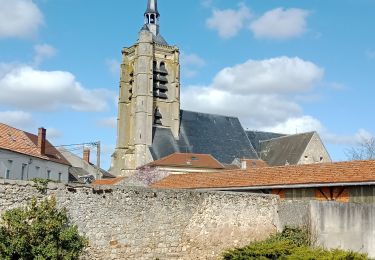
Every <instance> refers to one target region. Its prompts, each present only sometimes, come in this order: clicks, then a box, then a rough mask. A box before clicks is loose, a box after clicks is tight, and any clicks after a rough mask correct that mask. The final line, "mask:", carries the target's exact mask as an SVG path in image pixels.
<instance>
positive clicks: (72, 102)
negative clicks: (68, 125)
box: [0, 65, 110, 111]
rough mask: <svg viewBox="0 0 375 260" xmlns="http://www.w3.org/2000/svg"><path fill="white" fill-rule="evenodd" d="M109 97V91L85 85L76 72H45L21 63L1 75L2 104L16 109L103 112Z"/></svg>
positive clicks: (0, 96) (0, 99)
mask: <svg viewBox="0 0 375 260" xmlns="http://www.w3.org/2000/svg"><path fill="white" fill-rule="evenodd" d="M0 67H1V66H0ZM4 67H6V66H4ZM109 96H110V94H109V92H108V91H106V90H102V89H93V90H91V89H87V88H84V87H83V86H82V85H81V84H80V83H79V82H77V81H76V79H75V77H74V75H73V74H71V73H69V72H65V71H42V70H36V69H34V68H32V67H30V66H27V65H18V66H10V67H8V68H7V71H5V73H4V72H3V74H2V75H1V74H0V103H1V104H3V105H9V106H13V107H16V108H21V109H30V110H38V111H41V110H54V109H57V108H60V107H68V108H71V109H73V110H77V111H101V110H104V109H106V107H107V103H106V99H107V98H109Z"/></svg>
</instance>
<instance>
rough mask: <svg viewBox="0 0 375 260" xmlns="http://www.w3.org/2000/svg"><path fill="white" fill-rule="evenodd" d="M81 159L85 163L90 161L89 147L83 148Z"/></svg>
mask: <svg viewBox="0 0 375 260" xmlns="http://www.w3.org/2000/svg"><path fill="white" fill-rule="evenodd" d="M83 160H84V161H85V162H87V163H90V149H89V148H84V149H83Z"/></svg>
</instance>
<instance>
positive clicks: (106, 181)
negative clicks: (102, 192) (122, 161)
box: [92, 177, 125, 186]
mask: <svg viewBox="0 0 375 260" xmlns="http://www.w3.org/2000/svg"><path fill="white" fill-rule="evenodd" d="M123 179H125V177H117V178H112V179H102V180H96V181H94V182H93V183H92V185H94V186H95V185H116V184H118V183H120V182H121V181H122V180H123Z"/></svg>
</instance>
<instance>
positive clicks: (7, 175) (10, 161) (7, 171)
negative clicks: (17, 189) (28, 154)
mask: <svg viewBox="0 0 375 260" xmlns="http://www.w3.org/2000/svg"><path fill="white" fill-rule="evenodd" d="M12 164H13V161H12V160H8V165H9V167H8V168H7V169H6V170H5V179H9V178H10V169H12Z"/></svg>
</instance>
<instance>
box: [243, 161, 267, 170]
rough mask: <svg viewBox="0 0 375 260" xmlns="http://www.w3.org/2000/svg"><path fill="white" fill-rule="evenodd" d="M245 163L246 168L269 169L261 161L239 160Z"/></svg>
mask: <svg viewBox="0 0 375 260" xmlns="http://www.w3.org/2000/svg"><path fill="white" fill-rule="evenodd" d="M242 161H245V162H246V168H247V169H249V168H263V167H269V165H268V164H267V163H266V162H265V161H263V160H252V159H243V160H241V162H242Z"/></svg>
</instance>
